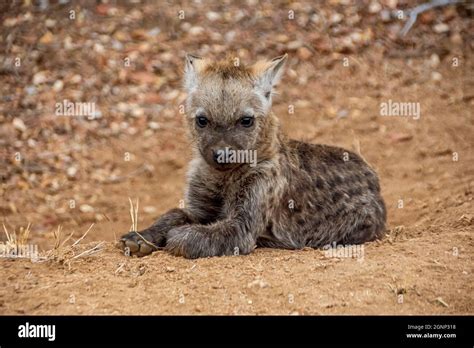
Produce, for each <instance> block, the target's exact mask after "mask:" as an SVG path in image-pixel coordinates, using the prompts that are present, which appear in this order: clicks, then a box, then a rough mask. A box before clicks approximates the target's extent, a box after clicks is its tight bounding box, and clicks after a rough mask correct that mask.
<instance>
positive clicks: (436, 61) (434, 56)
mask: <svg viewBox="0 0 474 348" xmlns="http://www.w3.org/2000/svg"><path fill="white" fill-rule="evenodd" d="M439 63H440V60H439V56H438V55H437V54H436V53H433V54H432V55H431V57H430V66H431V67H432V68H433V69H434V68H437V67H438V65H439Z"/></svg>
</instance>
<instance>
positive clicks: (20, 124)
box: [13, 117, 26, 133]
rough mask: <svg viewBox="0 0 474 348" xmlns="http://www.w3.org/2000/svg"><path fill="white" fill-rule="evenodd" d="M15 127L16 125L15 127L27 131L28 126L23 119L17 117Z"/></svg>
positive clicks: (14, 122)
mask: <svg viewBox="0 0 474 348" xmlns="http://www.w3.org/2000/svg"><path fill="white" fill-rule="evenodd" d="M13 127H15V129H18V130H19V131H20V132H22V133H23V132H24V131H26V126H25V123H24V122H23V120H22V119H20V118H18V117H15V118H14V119H13Z"/></svg>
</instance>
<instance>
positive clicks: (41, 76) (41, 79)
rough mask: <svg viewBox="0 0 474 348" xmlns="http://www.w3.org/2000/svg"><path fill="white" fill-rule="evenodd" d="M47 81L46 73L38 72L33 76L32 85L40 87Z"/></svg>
mask: <svg viewBox="0 0 474 348" xmlns="http://www.w3.org/2000/svg"><path fill="white" fill-rule="evenodd" d="M46 81H47V77H46V71H40V72H37V73H36V74H34V75H33V84H35V85H40V84H42V83H45V82H46Z"/></svg>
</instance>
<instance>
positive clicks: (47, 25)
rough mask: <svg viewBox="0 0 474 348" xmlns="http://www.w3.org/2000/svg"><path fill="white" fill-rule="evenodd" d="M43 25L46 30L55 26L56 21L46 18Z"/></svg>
mask: <svg viewBox="0 0 474 348" xmlns="http://www.w3.org/2000/svg"><path fill="white" fill-rule="evenodd" d="M44 24H46V27H47V28H52V27H54V26H55V25H56V21H55V20H54V19H51V18H48V19H47V20H46V21H45V22H44Z"/></svg>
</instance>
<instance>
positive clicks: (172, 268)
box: [166, 266, 176, 273]
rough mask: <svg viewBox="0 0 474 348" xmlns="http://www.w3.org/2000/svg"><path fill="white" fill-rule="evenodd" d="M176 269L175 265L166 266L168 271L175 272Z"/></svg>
mask: <svg viewBox="0 0 474 348" xmlns="http://www.w3.org/2000/svg"><path fill="white" fill-rule="evenodd" d="M175 270H176V269H175V268H174V267H169V266H167V267H166V272H168V273H171V272H174V271H175Z"/></svg>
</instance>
